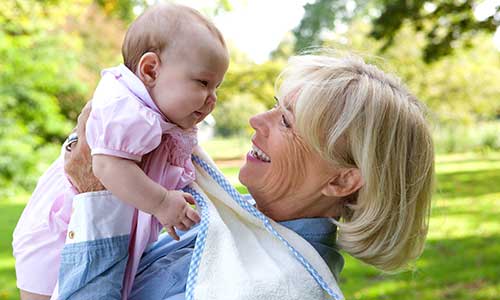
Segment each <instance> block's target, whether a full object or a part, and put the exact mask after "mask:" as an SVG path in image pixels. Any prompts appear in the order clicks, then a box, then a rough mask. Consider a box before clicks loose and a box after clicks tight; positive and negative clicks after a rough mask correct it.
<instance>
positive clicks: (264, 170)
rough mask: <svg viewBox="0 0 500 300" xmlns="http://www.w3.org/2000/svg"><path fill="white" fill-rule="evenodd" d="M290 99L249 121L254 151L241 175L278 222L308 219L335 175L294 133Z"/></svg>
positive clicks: (264, 209) (266, 210) (249, 188)
mask: <svg viewBox="0 0 500 300" xmlns="http://www.w3.org/2000/svg"><path fill="white" fill-rule="evenodd" d="M291 98H293V97H285V98H284V99H283V100H282V101H277V102H278V103H277V105H276V106H275V107H274V108H273V109H271V110H269V111H266V112H264V113H260V114H258V115H255V116H253V117H252V118H251V119H250V125H251V126H252V127H253V128H254V129H255V134H254V136H253V137H252V150H250V151H249V153H248V154H247V156H246V163H245V164H244V165H243V167H242V168H241V170H240V174H239V179H240V181H241V183H242V184H244V185H245V186H246V187H247V188H248V191H249V192H250V193H251V194H252V196H253V197H254V199H255V201H256V202H257V206H258V208H259V209H260V210H261V211H262V212H263V213H265V214H266V215H267V216H269V217H271V218H273V219H275V220H286V219H291V218H293V217H294V216H295V215H297V214H300V213H301V212H302V213H303V214H305V215H304V216H307V211H308V209H309V208H310V207H312V206H314V205H315V204H316V201H317V200H318V199H319V198H320V197H321V187H322V186H323V185H324V184H326V182H327V181H328V179H329V178H330V176H331V174H332V172H334V170H332V168H331V167H329V166H327V164H326V163H325V162H324V161H323V160H322V159H321V158H320V157H319V155H318V154H317V153H316V152H314V151H313V150H312V149H311V147H309V146H308V145H307V144H306V143H305V142H304V141H303V140H302V139H301V137H300V136H299V135H298V134H297V132H296V131H295V127H294V124H295V120H294V113H293V101H294V99H291ZM310 211H311V214H314V213H313V212H312V210H310ZM314 216H317V215H311V217H314ZM297 217H299V216H297Z"/></svg>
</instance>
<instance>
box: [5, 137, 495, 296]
mask: <svg viewBox="0 0 500 300" xmlns="http://www.w3.org/2000/svg"><path fill="white" fill-rule="evenodd" d="M218 145H219V146H213V147H212V148H211V150H209V152H210V153H212V154H213V152H212V151H216V152H219V153H222V152H223V153H224V155H222V156H218V158H219V159H220V158H221V157H222V159H224V158H232V157H231V156H232V155H233V154H231V153H235V152H232V151H228V149H227V148H230V147H231V146H230V144H229V142H228V143H227V144H224V143H222V142H221V143H220V144H218ZM242 149H243V147H242ZM245 149H248V148H245ZM221 151H222V152H221ZM244 152H246V150H244ZM228 153H229V154H228ZM234 157H237V156H234ZM221 169H222V170H223V172H224V173H225V174H226V175H227V176H228V177H230V178H231V181H232V182H233V184H235V185H237V188H238V189H239V190H240V191H242V192H244V191H245V189H244V187H242V186H241V185H240V184H239V183H238V181H237V174H238V169H239V167H238V166H223V167H222V168H221ZM436 169H437V171H438V191H437V193H436V195H435V197H434V200H433V201H434V202H433V209H432V216H431V222H430V232H429V238H428V243H427V245H426V248H425V251H424V254H423V255H422V257H421V258H420V260H418V262H417V263H416V264H415V268H414V270H413V271H408V272H403V273H399V274H395V275H390V274H382V273H380V272H379V271H377V270H375V269H374V268H372V267H370V266H367V265H364V264H362V263H360V262H358V261H357V260H355V259H353V258H351V257H349V256H348V255H345V258H346V265H345V268H344V271H343V272H342V274H341V280H340V286H341V288H342V290H343V291H344V295H345V296H346V299H367V300H369V299H394V300H410V299H411V300H413V299H415V300H416V299H418V300H435V299H451V300H471V299H474V300H493V299H498V295H500V267H499V266H500V255H499V253H500V242H499V241H500V222H499V219H500V218H499V217H500V153H486V154H485V153H483V154H474V153H469V154H460V155H456V154H455V155H446V156H439V157H438V163H437V166H436ZM26 197H27V195H20V196H18V197H17V198H16V199H12V198H10V199H7V200H2V202H0V300H2V299H9V300H10V299H18V293H17V291H16V289H15V273H14V260H13V258H12V257H11V252H12V249H11V240H12V238H11V236H12V230H13V229H14V226H15V223H16V221H17V219H18V218H19V216H20V214H21V212H22V209H23V206H24V204H23V203H24V201H26Z"/></svg>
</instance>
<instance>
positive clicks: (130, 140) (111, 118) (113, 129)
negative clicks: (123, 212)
mask: <svg viewBox="0 0 500 300" xmlns="http://www.w3.org/2000/svg"><path fill="white" fill-rule="evenodd" d="M86 135H87V141H88V144H89V146H90V148H91V150H92V155H95V154H105V155H112V156H117V157H121V158H125V159H130V160H134V161H137V162H138V163H139V164H140V166H141V168H142V169H143V170H144V172H145V173H146V174H147V175H148V176H149V177H150V178H151V179H153V180H154V181H155V182H157V183H159V184H161V185H162V186H163V187H165V188H166V189H169V190H174V189H177V190H178V189H182V188H184V187H185V186H187V185H188V184H189V183H191V182H192V181H194V179H195V171H194V166H193V164H192V162H191V153H192V151H193V148H194V146H196V144H197V140H196V128H193V129H190V130H183V129H181V128H180V127H178V126H177V125H175V124H173V123H170V122H169V121H167V119H166V117H165V116H164V115H163V114H162V113H161V111H160V110H159V109H158V107H157V106H156V104H155V103H154V101H153V99H151V97H150V95H149V93H148V92H147V90H146V87H145V86H144V84H143V83H142V82H141V81H140V80H139V78H138V77H137V76H135V74H133V73H132V72H131V71H130V70H129V69H128V68H127V67H126V66H124V65H120V66H118V67H115V68H110V69H106V70H104V71H103V72H102V79H101V81H100V82H99V84H98V86H97V88H96V91H95V93H94V97H93V100H92V111H91V113H90V117H89V119H88V121H87V129H86ZM160 230H161V224H160V223H159V222H158V221H157V220H156V218H154V217H153V216H152V215H150V214H147V213H145V212H142V211H137V210H136V214H135V218H134V222H133V225H132V231H131V246H130V253H129V261H128V264H127V271H126V275H125V282H124V284H125V285H124V295H123V297H124V299H125V298H126V296H127V295H128V293H129V292H130V289H131V288H132V283H133V278H134V277H135V273H136V271H137V267H138V264H139V260H140V258H141V255H142V253H143V252H144V250H145V248H146V246H147V245H148V244H149V243H151V242H153V241H155V240H156V239H157V237H158V234H159V232H160Z"/></svg>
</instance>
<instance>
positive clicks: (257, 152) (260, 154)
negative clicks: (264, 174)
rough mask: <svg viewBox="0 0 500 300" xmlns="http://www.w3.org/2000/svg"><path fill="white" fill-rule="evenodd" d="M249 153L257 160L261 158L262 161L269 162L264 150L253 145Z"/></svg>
mask: <svg viewBox="0 0 500 300" xmlns="http://www.w3.org/2000/svg"><path fill="white" fill-rule="evenodd" d="M250 154H251V155H252V156H253V157H255V158H257V159H259V160H262V161H264V162H271V159H270V158H269V156H267V155H266V154H265V153H264V152H262V150H260V149H259V148H257V147H256V146H255V145H252V150H250Z"/></svg>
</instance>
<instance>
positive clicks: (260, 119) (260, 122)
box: [250, 113, 269, 137]
mask: <svg viewBox="0 0 500 300" xmlns="http://www.w3.org/2000/svg"><path fill="white" fill-rule="evenodd" d="M250 126H252V128H253V129H255V131H256V132H258V133H260V134H262V135H264V136H266V137H267V136H268V135H269V127H268V126H267V123H266V120H265V113H260V114H256V115H254V116H252V117H250Z"/></svg>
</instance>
